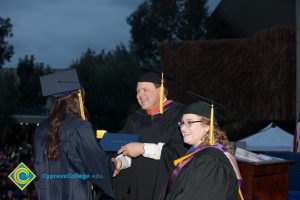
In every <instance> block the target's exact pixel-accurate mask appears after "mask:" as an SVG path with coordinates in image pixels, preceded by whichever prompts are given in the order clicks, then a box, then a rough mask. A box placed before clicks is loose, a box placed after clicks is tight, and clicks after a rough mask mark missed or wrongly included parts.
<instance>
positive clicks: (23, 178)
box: [8, 162, 36, 190]
mask: <svg viewBox="0 0 300 200" xmlns="http://www.w3.org/2000/svg"><path fill="white" fill-rule="evenodd" d="M35 177H36V175H35V174H34V173H33V172H32V171H31V170H30V169H29V168H28V167H27V166H26V165H25V164H24V163H23V162H21V163H20V164H19V165H18V166H17V167H16V168H15V169H14V171H12V172H11V173H10V174H9V175H8V178H9V179H10V180H12V182H14V183H15V184H16V185H17V186H18V187H19V188H20V189H21V190H24V189H25V188H26V187H27V185H29V183H31V181H33V180H34V179H35Z"/></svg>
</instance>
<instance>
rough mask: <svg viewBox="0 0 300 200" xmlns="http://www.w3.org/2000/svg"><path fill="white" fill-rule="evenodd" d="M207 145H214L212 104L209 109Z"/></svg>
mask: <svg viewBox="0 0 300 200" xmlns="http://www.w3.org/2000/svg"><path fill="white" fill-rule="evenodd" d="M209 144H210V145H215V138H214V104H211V109H210V128H209Z"/></svg>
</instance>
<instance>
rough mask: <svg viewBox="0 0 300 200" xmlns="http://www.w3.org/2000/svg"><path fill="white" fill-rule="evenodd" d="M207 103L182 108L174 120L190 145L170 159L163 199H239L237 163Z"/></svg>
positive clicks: (239, 183)
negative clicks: (177, 156)
mask: <svg viewBox="0 0 300 200" xmlns="http://www.w3.org/2000/svg"><path fill="white" fill-rule="evenodd" d="M211 113H212V114H213V109H211V105H210V104H208V103H206V102H198V103H194V104H192V105H189V106H187V107H186V108H185V110H184V113H183V116H182V119H181V121H180V122H179V123H178V124H179V127H180V130H181V133H182V136H183V140H184V142H185V143H186V144H189V145H192V147H191V149H190V150H189V151H188V152H187V153H186V155H185V156H183V157H182V158H180V159H177V160H175V161H174V165H175V166H176V168H175V170H174V171H173V173H172V175H171V177H170V179H169V183H168V186H167V191H166V193H165V195H164V194H162V196H165V199H167V200H174V199H176V200H186V199H188V200H194V199H201V200H229V199H230V200H239V199H244V198H243V196H242V192H241V189H240V185H241V184H242V182H241V181H242V180H241V176H240V173H239V169H238V166H237V164H236V161H235V159H234V157H233V151H234V150H233V148H232V146H231V145H230V144H229V141H228V139H227V136H226V134H225V133H224V132H223V131H222V130H221V129H220V128H219V126H218V125H217V123H216V121H215V120H214V118H213V116H211Z"/></svg>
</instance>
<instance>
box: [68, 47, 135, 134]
mask: <svg viewBox="0 0 300 200" xmlns="http://www.w3.org/2000/svg"><path fill="white" fill-rule="evenodd" d="M71 68H76V69H77V71H78V75H79V79H80V83H81V84H82V86H83V87H84V89H85V91H86V102H85V105H86V107H87V109H88V111H89V113H90V117H91V121H92V122H93V124H94V125H95V128H101V129H107V130H110V131H118V130H120V129H121V127H122V123H123V122H124V120H125V119H126V117H127V116H128V115H129V113H131V112H132V111H133V110H135V109H136V108H137V105H136V104H135V102H136V99H135V87H136V82H137V79H138V76H139V62H138V61H137V59H136V58H135V56H134V55H133V54H131V53H130V52H128V51H127V50H126V48H125V47H124V46H123V45H122V44H121V45H118V46H117V47H116V48H115V50H113V51H110V52H105V51H104V50H102V51H101V52H100V53H99V54H97V53H95V52H94V51H92V50H91V49H88V50H87V51H86V52H85V53H83V55H82V56H81V58H80V59H79V60H77V61H75V62H74V63H73V64H72V65H71Z"/></svg>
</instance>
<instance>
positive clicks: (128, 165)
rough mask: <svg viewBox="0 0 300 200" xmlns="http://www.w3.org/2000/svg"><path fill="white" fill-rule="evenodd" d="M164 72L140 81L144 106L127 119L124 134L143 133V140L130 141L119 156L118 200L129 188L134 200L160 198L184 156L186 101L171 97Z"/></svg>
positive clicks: (139, 101) (152, 74)
mask: <svg viewBox="0 0 300 200" xmlns="http://www.w3.org/2000/svg"><path fill="white" fill-rule="evenodd" d="M166 81H167V79H166V78H165V77H164V76H163V74H162V73H160V72H157V71H150V72H147V73H146V74H144V75H143V76H141V77H140V79H139V80H138V83H137V87H136V91H137V95H136V97H137V100H138V103H139V104H140V106H141V109H140V110H138V111H136V112H135V113H133V114H132V115H131V116H130V117H129V118H128V120H127V122H126V124H125V127H124V129H123V132H124V133H129V134H140V135H141V141H140V142H135V143H129V144H127V145H125V146H123V147H122V148H121V149H120V150H119V152H118V153H119V154H120V155H119V156H117V157H116V160H114V161H115V165H116V169H115V175H118V176H116V177H115V180H114V189H115V192H116V193H117V198H118V199H120V200H121V199H123V198H124V195H125V194H126V193H127V192H128V191H129V193H130V199H131V200H148V199H149V200H152V199H158V198H159V195H160V193H161V191H162V190H163V187H165V186H166V184H167V181H168V177H169V175H170V174H171V172H172V170H173V160H175V159H177V158H178V157H180V156H181V155H183V154H184V153H185V152H186V151H187V149H186V147H185V146H184V143H183V140H182V136H181V135H180V132H179V129H178V126H177V122H178V121H179V120H180V116H181V114H182V110H183V108H184V105H183V104H180V103H178V102H175V101H172V100H168V99H167V89H166V88H165V87H164V84H166Z"/></svg>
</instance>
